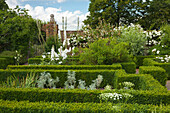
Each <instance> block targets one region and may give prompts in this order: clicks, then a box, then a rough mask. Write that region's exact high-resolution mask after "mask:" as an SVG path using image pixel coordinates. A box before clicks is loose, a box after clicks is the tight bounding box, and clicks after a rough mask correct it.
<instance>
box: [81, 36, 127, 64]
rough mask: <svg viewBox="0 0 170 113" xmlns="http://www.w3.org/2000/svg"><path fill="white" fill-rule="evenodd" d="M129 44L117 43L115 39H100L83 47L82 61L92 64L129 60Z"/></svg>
mask: <svg viewBox="0 0 170 113" xmlns="http://www.w3.org/2000/svg"><path fill="white" fill-rule="evenodd" d="M127 48H128V44H127V43H125V42H120V43H117V42H116V41H115V40H114V39H99V40H97V41H95V42H93V43H91V44H90V45H89V48H85V49H83V52H82V53H81V54H80V62H81V63H82V64H88V65H89V64H90V65H111V64H113V63H118V62H126V61H129V59H130V56H129V52H128V50H127Z"/></svg>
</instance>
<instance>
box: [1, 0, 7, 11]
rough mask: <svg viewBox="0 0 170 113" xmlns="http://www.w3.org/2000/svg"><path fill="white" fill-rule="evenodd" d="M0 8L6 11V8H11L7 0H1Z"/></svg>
mask: <svg viewBox="0 0 170 113" xmlns="http://www.w3.org/2000/svg"><path fill="white" fill-rule="evenodd" d="M0 6H1V7H0V10H2V11H4V10H7V9H9V7H8V5H7V4H6V2H5V0H1V1H0Z"/></svg>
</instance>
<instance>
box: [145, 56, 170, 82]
mask: <svg viewBox="0 0 170 113" xmlns="http://www.w3.org/2000/svg"><path fill="white" fill-rule="evenodd" d="M143 64H144V65H145V66H159V67H162V68H164V69H165V70H166V73H167V74H168V80H170V63H158V62H156V61H154V60H153V59H152V58H145V59H144V61H143Z"/></svg>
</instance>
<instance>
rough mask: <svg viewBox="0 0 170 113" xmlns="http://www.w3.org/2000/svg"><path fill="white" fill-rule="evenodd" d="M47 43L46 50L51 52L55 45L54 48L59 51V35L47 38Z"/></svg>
mask: <svg viewBox="0 0 170 113" xmlns="http://www.w3.org/2000/svg"><path fill="white" fill-rule="evenodd" d="M45 45H46V46H45V51H46V52H50V51H51V48H52V46H53V45H54V50H55V51H56V52H57V53H58V48H59V47H60V43H59V40H58V37H49V38H47V40H46V44H45Z"/></svg>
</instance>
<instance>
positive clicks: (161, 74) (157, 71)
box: [139, 66, 167, 86]
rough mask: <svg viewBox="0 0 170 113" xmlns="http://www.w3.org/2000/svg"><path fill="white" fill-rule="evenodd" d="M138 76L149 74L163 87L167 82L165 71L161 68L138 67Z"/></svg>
mask: <svg viewBox="0 0 170 113" xmlns="http://www.w3.org/2000/svg"><path fill="white" fill-rule="evenodd" d="M139 73H140V74H151V75H152V76H153V77H154V78H155V79H156V80H158V81H159V82H160V83H161V84H162V85H163V86H165V84H166V81H167V74H166V71H165V70H164V69H163V68H161V67H156V66H141V67H139Z"/></svg>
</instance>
